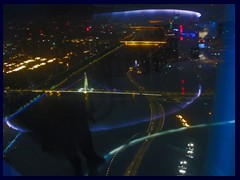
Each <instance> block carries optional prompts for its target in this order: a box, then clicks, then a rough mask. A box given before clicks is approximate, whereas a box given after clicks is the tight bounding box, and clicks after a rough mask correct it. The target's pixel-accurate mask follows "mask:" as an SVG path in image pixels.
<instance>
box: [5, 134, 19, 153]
mask: <svg viewBox="0 0 240 180" xmlns="http://www.w3.org/2000/svg"><path fill="white" fill-rule="evenodd" d="M21 135H22V132H19V133H18V134H17V136H16V137H15V138H14V139H13V140H12V141H11V142H10V143H9V144H8V146H7V147H6V148H5V149H4V151H3V154H7V152H8V151H9V149H10V148H11V147H12V146H13V145H14V144H15V142H16V141H17V139H18V138H19V137H20V136H21Z"/></svg>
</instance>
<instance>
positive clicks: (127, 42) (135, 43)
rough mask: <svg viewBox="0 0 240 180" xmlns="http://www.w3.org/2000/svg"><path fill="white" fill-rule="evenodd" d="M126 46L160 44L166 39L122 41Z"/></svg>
mask: <svg viewBox="0 0 240 180" xmlns="http://www.w3.org/2000/svg"><path fill="white" fill-rule="evenodd" d="M120 43H124V44H125V45H126V46H158V45H159V44H165V43H167V42H166V41H120Z"/></svg>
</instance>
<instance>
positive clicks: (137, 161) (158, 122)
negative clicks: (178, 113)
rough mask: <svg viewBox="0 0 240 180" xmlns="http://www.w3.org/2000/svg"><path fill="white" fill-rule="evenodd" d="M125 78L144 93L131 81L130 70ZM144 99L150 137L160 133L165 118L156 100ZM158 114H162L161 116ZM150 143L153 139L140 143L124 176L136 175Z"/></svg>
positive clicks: (151, 98) (142, 89) (140, 87)
mask: <svg viewBox="0 0 240 180" xmlns="http://www.w3.org/2000/svg"><path fill="white" fill-rule="evenodd" d="M127 76H128V78H129V80H130V81H131V82H132V83H133V84H134V85H135V86H136V87H137V88H138V89H139V91H140V93H146V90H144V87H143V86H142V85H140V84H139V83H138V82H136V81H135V80H134V79H133V77H132V74H131V71H130V70H129V71H128V73H127ZM146 98H147V100H148V102H149V105H150V110H151V118H150V121H149V125H148V129H147V131H146V133H147V134H148V135H147V136H150V135H151V134H153V133H155V132H159V131H161V129H162V127H163V124H164V120H165V116H164V109H163V107H162V106H161V109H160V105H159V103H158V101H157V100H156V98H154V97H148V96H146ZM160 114H163V116H161V115H160ZM156 117H157V118H156ZM152 141H153V139H150V140H149V139H146V141H144V142H143V143H142V145H141V147H140V148H139V149H138V152H137V153H136V155H135V156H134V158H133V160H132V161H131V163H130V164H129V165H128V167H127V168H126V170H125V173H124V175H125V176H135V175H137V171H138V168H139V167H140V165H141V162H142V159H143V157H144V155H145V153H146V151H147V150H148V148H149V146H150V145H151V143H152Z"/></svg>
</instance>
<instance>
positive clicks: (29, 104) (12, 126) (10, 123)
mask: <svg viewBox="0 0 240 180" xmlns="http://www.w3.org/2000/svg"><path fill="white" fill-rule="evenodd" d="M44 96H46V94H45V93H44V94H42V95H41V96H40V95H39V96H37V97H36V98H35V99H33V100H32V101H30V103H28V104H26V105H25V106H24V107H23V108H19V109H18V110H17V111H16V112H15V113H13V114H11V115H10V116H8V117H5V118H4V122H6V124H7V125H8V127H10V128H12V129H15V130H17V131H20V132H26V130H24V129H22V128H20V127H19V126H17V125H14V124H13V123H12V122H11V120H12V119H13V118H15V117H16V116H17V115H18V114H20V113H21V112H23V111H24V110H26V109H27V108H28V107H30V106H32V105H33V104H35V103H36V102H38V101H39V100H40V99H42V98H43V97H44Z"/></svg>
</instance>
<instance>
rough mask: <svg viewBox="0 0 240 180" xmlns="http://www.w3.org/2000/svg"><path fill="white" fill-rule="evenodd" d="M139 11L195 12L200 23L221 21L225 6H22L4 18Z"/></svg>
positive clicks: (10, 8)
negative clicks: (172, 10)
mask: <svg viewBox="0 0 240 180" xmlns="http://www.w3.org/2000/svg"><path fill="white" fill-rule="evenodd" d="M138 9H182V10H193V11H197V12H200V13H201V14H202V16H201V18H200V21H202V22H203V21H209V20H211V19H212V18H214V16H215V18H214V19H217V20H220V19H221V18H223V16H224V14H225V13H224V12H225V10H226V5H224V4H214V5H213V4H212V5H211V4H95V5H94V4H90V5H87V4H63V5H61V4H58V5H56V4H46V5H44V4H20V5H5V6H4V17H5V18H7V19H19V17H21V19H24V18H25V19H29V18H30V19H31V18H46V17H54V16H56V15H64V16H72V17H74V16H75V17H78V18H80V19H81V18H82V19H91V17H92V14H94V13H105V12H115V11H126V10H138Z"/></svg>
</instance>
